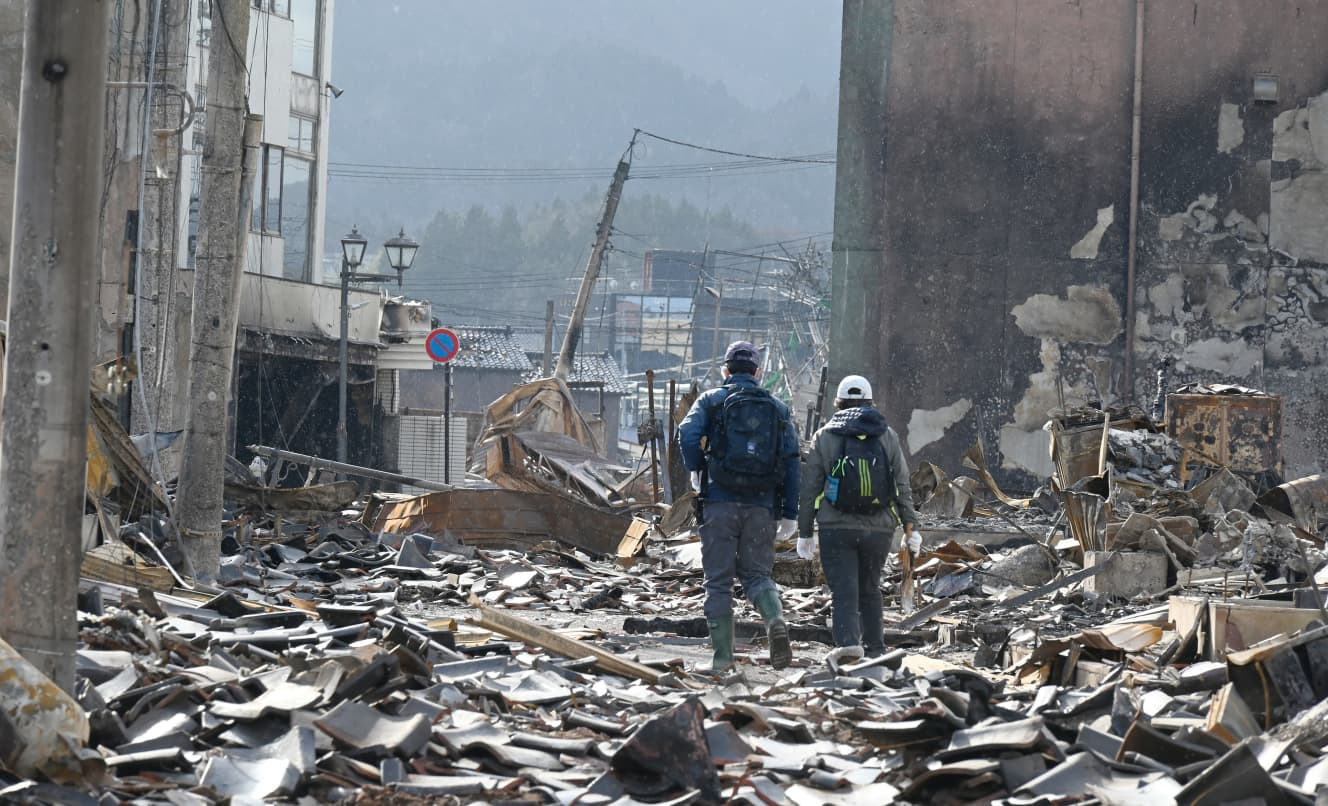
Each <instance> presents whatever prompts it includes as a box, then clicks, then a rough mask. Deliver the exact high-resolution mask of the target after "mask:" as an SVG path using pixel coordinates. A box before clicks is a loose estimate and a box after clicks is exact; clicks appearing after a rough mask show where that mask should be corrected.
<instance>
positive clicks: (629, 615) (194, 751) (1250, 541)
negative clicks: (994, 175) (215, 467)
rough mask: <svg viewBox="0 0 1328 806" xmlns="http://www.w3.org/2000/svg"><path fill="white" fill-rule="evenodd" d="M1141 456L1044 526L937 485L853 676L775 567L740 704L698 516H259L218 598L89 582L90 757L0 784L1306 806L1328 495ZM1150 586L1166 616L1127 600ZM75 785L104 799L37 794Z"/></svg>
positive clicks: (1325, 685)
mask: <svg viewBox="0 0 1328 806" xmlns="http://www.w3.org/2000/svg"><path fill="white" fill-rule="evenodd" d="M1099 419H1100V418H1099ZM1062 433H1066V432H1062ZM1130 447H1131V448H1133V447H1135V446H1133V445H1131V446H1130ZM1139 447H1140V450H1132V449H1127V450H1123V451H1119V452H1113V453H1112V454H1111V457H1110V459H1111V466H1110V468H1109V469H1108V470H1107V471H1105V472H1104V473H1102V474H1101V475H1099V476H1087V477H1084V478H1078V479H1075V478H1067V479H1059V480H1058V484H1057V485H1056V486H1054V487H1053V488H1052V489H1051V490H1050V491H1041V492H1039V493H1038V494H1036V495H1033V496H1030V497H1028V498H1020V499H1015V498H1009V497H1008V496H1005V495H1004V494H1003V493H1000V492H999V491H998V490H997V489H996V488H995V485H994V483H992V482H990V481H987V482H982V483H979V482H975V481H974V480H972V479H967V478H964V477H961V478H957V479H954V480H951V479H950V478H949V477H948V476H947V475H946V474H945V473H944V471H942V470H941V469H940V468H938V467H936V466H933V465H927V466H925V467H920V468H918V471H917V472H916V473H915V474H914V477H913V478H912V479H911V482H912V484H913V486H914V488H915V494H916V495H917V497H918V501H919V502H920V504H922V507H923V511H924V512H927V513H930V514H926V515H924V519H925V520H924V523H923V528H924V532H925V533H926V534H927V544H926V546H925V547H924V549H923V551H922V552H921V553H920V554H919V556H917V557H916V558H914V561H913V562H912V563H911V566H912V572H911V573H912V574H913V576H914V577H915V578H916V583H917V584H916V585H915V586H914V589H915V590H917V591H920V601H914V600H913V599H912V598H909V597H905V596H901V595H900V593H899V591H900V590H902V589H903V588H904V585H903V583H904V581H905V579H904V573H905V572H904V571H903V570H902V568H901V567H899V566H896V565H895V564H894V563H893V561H892V563H891V567H890V568H888V569H887V570H886V573H885V575H884V580H883V581H884V583H885V590H886V591H887V597H886V616H887V625H886V629H885V638H886V643H887V650H886V651H885V653H884V654H883V655H882V656H880V657H875V658H863V659H860V660H856V659H855V660H852V661H844V662H840V661H839V660H838V659H837V658H836V657H835V656H831V655H828V654H827V651H828V650H829V648H830V647H829V646H828V643H827V642H828V641H829V640H830V639H829V630H828V629H827V624H828V616H829V615H830V597H829V594H828V591H827V589H826V587H825V586H824V585H823V584H821V580H820V579H819V578H818V577H819V574H820V569H819V567H818V566H817V563H816V561H815V560H811V561H807V560H800V559H797V558H796V557H795V556H793V553H792V552H791V551H789V549H790V548H791V546H780V547H778V548H779V549H780V550H781V551H780V555H779V559H778V560H777V563H776V569H775V571H776V578H777V579H778V580H780V581H781V584H783V585H784V591H783V594H784V601H785V609H786V615H787V617H788V618H789V622H790V633H791V637H792V639H793V641H794V646H795V662H794V664H793V666H791V667H790V668H789V669H787V670H784V671H783V672H774V671H773V670H771V669H770V667H769V661H768V651H767V648H766V646H765V637H764V629H763V625H762V624H761V622H760V620H759V619H758V618H757V617H756V616H755V614H754V612H753V611H752V610H751V608H750V607H749V606H748V605H747V604H746V603H745V602H740V603H739V604H738V611H737V616H738V623H737V630H736V636H737V641H738V647H737V648H738V653H737V655H738V661H739V664H738V668H737V670H736V671H735V672H734V673H732V674H729V675H727V676H723V677H715V676H712V675H709V674H706V673H704V672H703V671H701V670H702V669H703V668H704V666H705V665H706V661H707V660H708V648H707V642H706V639H705V638H704V636H705V634H706V625H705V620H704V617H703V616H702V615H701V612H702V611H701V603H702V601H703V599H704V590H703V582H704V580H703V574H702V571H701V568H700V552H699V551H698V547H699V543H698V541H697V538H696V534H695V523H694V522H693V519H692V516H691V514H690V508H689V506H688V503H687V502H688V501H689V497H688V496H684V497H683V498H682V499H680V500H679V501H678V502H676V503H675V505H674V506H673V507H672V508H666V509H665V510H664V513H663V517H662V518H660V519H658V520H656V519H653V518H647V517H645V516H638V518H637V519H635V520H631V521H627V520H624V535H625V536H624V540H623V542H622V544H620V546H619V548H618V556H591V555H590V554H587V553H585V552H583V551H579V550H576V549H575V548H573V547H572V546H570V545H569V544H568V543H566V542H564V541H562V540H560V539H553V540H549V541H548V542H544V543H538V544H528V548H526V549H524V550H516V549H509V548H502V547H499V546H498V544H496V543H495V542H493V541H492V540H486V542H485V546H486V548H480V547H477V546H476V545H467V544H465V543H463V542H461V541H460V540H458V539H457V538H456V537H455V535H453V534H449V533H448V531H447V530H442V531H439V532H436V533H434V532H430V533H421V532H415V531H410V529H413V528H417V527H409V528H408V527H406V526H402V527H401V529H400V531H399V532H389V531H384V532H376V531H373V530H371V529H369V528H367V527H366V526H364V525H362V523H361V521H362V520H363V519H362V518H359V517H354V511H351V512H348V513H343V514H342V515H340V516H334V517H327V516H322V515H317V514H305V515H292V514H291V513H286V514H285V515H284V516H283V518H282V520H281V522H280V526H281V531H280V532H278V531H277V529H276V526H277V523H276V521H275V520H274V519H273V518H272V516H271V515H266V516H265V515H263V514H262V513H261V512H260V511H254V510H249V511H247V512H246V514H245V517H244V518H241V519H238V520H236V521H235V522H234V524H235V526H234V528H232V529H231V531H230V533H229V534H228V537H227V552H228V553H227V556H226V557H225V560H224V565H223V572H222V576H221V578H220V579H219V580H218V582H219V584H220V586H221V587H220V588H218V589H214V590H206V591H205V590H204V589H202V588H195V589H193V590H190V589H186V588H182V587H172V586H171V583H170V579H169V577H168V578H167V580H166V581H165V582H163V581H162V580H161V577H160V576H157V577H152V576H146V575H145V576H144V577H143V579H145V580H148V581H150V582H152V584H155V585H158V586H161V587H163V588H169V590H165V589H163V590H159V591H154V590H152V589H151V588H149V587H143V586H142V585H140V584H138V583H137V581H136V578H134V574H135V573H136V570H135V569H136V566H134V565H128V566H126V565H124V564H123V563H121V564H120V566H118V572H119V573H121V574H125V575H129V577H130V578H128V579H125V580H124V581H123V582H120V583H117V582H106V581H94V580H92V579H85V580H84V581H83V583H82V595H81V598H80V606H79V615H78V620H79V626H80V631H81V634H80V638H81V645H80V648H79V649H78V664H77V676H78V684H77V688H76V692H75V693H76V696H77V700H78V703H79V706H80V707H81V709H82V711H83V713H84V714H85V715H86V719H87V721H86V723H83V724H84V725H85V726H86V727H85V728H84V729H85V730H86V731H87V734H86V735H87V738H86V742H84V741H81V737H79V736H76V735H74V734H76V733H78V732H79V730H80V728H78V727H72V728H69V729H68V730H69V732H68V733H67V734H65V735H66V738H68V739H69V740H70V741H69V743H68V744H62V745H60V744H58V745H54V746H52V748H51V749H46V750H44V753H45V754H46V756H47V757H46V758H44V759H39V760H38V762H40V763H34V762H33V761H32V760H31V759H28V760H26V761H24V762H23V764H24V766H23V767H22V768H21V769H22V771H17V770H14V769H12V768H11V769H9V770H8V771H6V770H2V769H0V799H3V800H6V801H11V800H14V801H23V802H31V803H83V802H87V803H93V802H109V801H110V800H112V799H114V800H116V801H121V802H123V801H129V800H132V801H133V802H136V803H182V802H188V803H212V802H220V801H222V800H224V799H227V798H229V799H231V800H232V802H238V801H244V800H252V799H259V798H268V799H281V800H285V801H288V802H301V803H306V802H307V803H312V802H335V801H346V802H352V803H378V802H395V801H397V800H400V799H407V798H409V797H414V798H421V799H424V798H434V799H445V798H452V799H456V800H452V801H448V802H467V803H468V802H489V801H502V802H506V803H531V804H536V803H550V804H553V803H560V804H565V803H573V802H582V803H588V802H594V803H603V804H620V805H621V806H627V804H633V803H642V802H655V803H659V802H672V803H696V804H715V803H720V802H734V803H747V804H770V803H787V804H794V806H812V805H813V804H816V805H817V806H819V805H820V804H826V803H834V804H840V803H843V804H849V803H891V802H901V803H959V802H965V803H967V802H983V803H991V804H996V805H997V806H999V805H1001V804H1015V803H1069V802H1102V803H1153V802H1157V803H1172V802H1179V803H1199V804H1210V803H1211V804H1217V803H1221V802H1233V801H1238V802H1247V801H1248V802H1267V803H1272V802H1277V803H1313V802H1315V801H1314V799H1315V797H1316V796H1317V795H1318V793H1319V792H1321V791H1322V790H1323V789H1324V787H1325V786H1328V773H1326V772H1325V770H1328V754H1326V753H1325V750H1326V748H1328V728H1326V727H1325V726H1328V682H1326V681H1328V625H1325V623H1324V622H1325V621H1326V620H1328V617H1325V614H1324V610H1323V605H1324V599H1323V593H1322V588H1323V587H1324V586H1326V585H1328V563H1326V562H1325V553H1324V538H1325V537H1326V536H1328V510H1326V509H1325V507H1324V506H1323V501H1325V500H1328V477H1324V476H1311V477H1307V478H1304V479H1298V480H1295V481H1292V482H1287V483H1283V484H1279V485H1277V486H1275V487H1272V488H1270V489H1268V490H1266V491H1263V492H1262V493H1260V492H1259V491H1256V490H1254V489H1252V488H1251V487H1250V486H1249V483H1248V481H1247V480H1246V479H1244V478H1242V477H1240V476H1237V475H1235V474H1233V473H1230V472H1218V473H1215V474H1213V475H1210V476H1209V477H1208V478H1206V479H1203V480H1198V479H1191V480H1189V481H1188V482H1187V483H1186V485H1184V486H1183V487H1182V488H1177V487H1173V486H1171V485H1168V484H1167V483H1166V482H1167V481H1170V480H1175V479H1176V478H1177V477H1176V476H1174V475H1172V476H1168V475H1167V474H1168V472H1174V473H1179V470H1174V471H1166V470H1164V467H1165V465H1166V463H1161V464H1160V463H1159V462H1158V457H1157V456H1155V455H1154V453H1153V449H1152V447H1151V446H1139ZM969 461H970V467H971V469H973V470H975V471H976V472H977V474H978V475H979V476H980V477H982V478H984V479H990V478H991V477H990V475H989V474H987V472H986V467H985V459H984V458H983V456H982V453H981V451H977V450H974V451H971V452H970V454H969ZM1132 462H1138V463H1141V464H1142V465H1143V466H1145V467H1144V469H1146V470H1148V471H1149V473H1148V474H1143V475H1145V476H1146V477H1147V478H1148V479H1150V480H1139V479H1137V478H1133V477H1131V475H1130V470H1131V468H1132V465H1131V463H1132ZM1136 475H1139V474H1136ZM1194 482H1198V484H1197V485H1196V484H1195V483H1194ZM955 489H958V490H960V491H962V492H963V495H950V494H949V491H952V490H955ZM689 495H690V494H689ZM1093 496H1096V497H1097V498H1098V499H1100V500H1098V501H1097V502H1096V504H1095V503H1094V502H1093V501H1092V497H1093ZM1071 501H1073V502H1074V503H1073V504H1072V505H1071V504H1070V502H1071ZM929 504H930V507H928V505H929ZM401 505H403V506H409V505H411V504H410V501H409V500H407V501H403V502H401ZM473 517H475V518H477V519H482V517H483V513H476V514H475V515H474V516H473ZM629 527H630V528H629ZM938 534H948V535H949V537H946V538H940V537H938V536H937V535H938ZM554 537H555V538H557V535H554ZM121 538H122V539H123V540H124V545H125V546H130V547H133V548H134V549H137V550H138V551H139V552H140V555H141V558H142V560H143V561H144V562H149V561H151V562H156V561H159V560H161V559H163V558H169V557H173V556H176V555H175V552H176V550H177V549H176V547H175V546H174V545H173V544H172V542H171V539H170V537H169V531H167V530H163V529H160V528H157V527H156V525H155V524H154V523H153V522H152V521H151V519H150V518H145V519H144V520H143V521H140V522H131V523H130V524H128V525H127V526H126V527H125V528H124V529H123V530H122V533H121ZM103 548H106V547H103ZM121 548H123V546H121ZM94 551H101V549H96V550H94ZM1141 558H1143V560H1146V562H1143V563H1142V565H1141V567H1143V566H1147V567H1148V568H1149V569H1152V570H1151V571H1150V573H1153V572H1156V573H1157V575H1158V576H1157V578H1156V579H1155V580H1154V581H1153V582H1151V583H1149V584H1147V585H1143V586H1139V585H1137V584H1136V583H1137V582H1138V579H1137V578H1135V577H1137V576H1138V575H1134V574H1116V573H1115V571H1113V569H1115V568H1116V565H1117V563H1118V562H1122V561H1124V562H1127V563H1128V562H1134V561H1139V560H1140V559H1141ZM1131 567H1132V566H1131ZM1113 574H1114V576H1113ZM1113 580H1114V581H1113ZM1118 585H1119V586H1118ZM1126 585H1131V586H1133V587H1131V588H1128V589H1127V588H1126V587H1124V586H1126ZM6 649H7V645H3V644H0V652H3V650H6ZM3 657H4V658H5V660H6V662H7V663H8V664H9V666H11V667H14V668H18V669H19V671H20V677H22V676H23V671H24V670H23V669H22V661H18V660H14V659H13V656H12V655H3ZM23 679H25V680H28V681H31V678H30V677H23ZM47 682H49V681H47ZM40 688H41V686H35V687H31V689H24V688H19V689H17V690H15V689H8V688H7V689H5V691H4V693H5V695H6V696H5V697H4V698H3V699H0V710H3V712H4V715H5V717H6V719H7V721H6V724H7V725H12V726H13V729H14V731H16V732H14V733H11V732H9V731H8V730H7V732H6V733H5V735H4V736H3V737H0V764H5V765H8V764H13V765H15V766H18V762H16V761H14V759H16V758H18V757H19V755H20V753H18V752H15V751H16V750H20V751H21V750H23V749H25V748H26V747H31V746H32V745H30V744H28V745H25V744H24V742H25V736H24V734H23V733H22V731H24V730H27V729H29V725H30V724H31V723H30V722H28V721H25V720H24V719H20V718H19V716H20V714H21V713H28V711H25V709H27V708H28V706H30V705H34V704H36V703H35V702H34V701H30V700H35V699H37V698H43V701H44V698H45V697H46V694H39V693H36V691H37V689H40ZM25 692H28V693H25ZM61 754H63V756H61ZM69 765H83V767H84V770H85V773H84V774H83V775H81V776H69V775H67V774H61V775H59V776H57V777H50V776H45V774H44V773H42V772H40V770H44V769H45V770H52V771H56V770H62V769H66V770H67V769H68V766H69Z"/></svg>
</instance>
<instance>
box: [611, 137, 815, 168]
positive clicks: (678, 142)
mask: <svg viewBox="0 0 1328 806" xmlns="http://www.w3.org/2000/svg"><path fill="white" fill-rule="evenodd" d="M636 131H637V132H638V133H640V134H643V135H645V136H646V137H649V138H651V139H654V140H659V141H660V142H664V143H672V144H673V145H675V146H682V147H684V148H692V149H696V150H697V151H709V152H710V153H712V154H726V155H728V156H730V157H745V158H746V159H751V160H766V161H768V162H814V163H818V164H822V165H834V164H835V161H834V160H833V159H830V158H818V157H809V156H806V155H797V156H790V157H772V156H767V155H764V154H745V153H743V152H741V151H726V150H725V149H722V148H712V147H710V146H702V145H697V144H696V143H688V142H685V141H683V140H675V139H673V138H672V137H665V136H663V135H662V134H655V133H654V132H648V131H646V130H645V129H637V130H636Z"/></svg>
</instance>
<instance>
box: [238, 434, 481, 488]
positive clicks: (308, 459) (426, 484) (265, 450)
mask: <svg viewBox="0 0 1328 806" xmlns="http://www.w3.org/2000/svg"><path fill="white" fill-rule="evenodd" d="M249 452H250V453H252V454H254V455H255V456H262V457H265V458H270V459H278V460H284V461H287V462H293V463H295V464H298V465H304V466H305V467H309V468H313V469H314V470H331V471H333V472H334V473H340V474H341V475H343V476H354V477H356V478H361V479H379V480H380V481H390V482H392V483H394V484H403V485H406V486H408V487H419V488H420V489H421V490H432V491H434V492H447V491H449V490H454V489H456V486H455V485H452V484H442V483H440V482H437V481H429V480H427V479H417V478H413V477H411V476H403V475H401V474H400V473H389V472H387V471H386V470H375V469H373V468H371V467H360V466H359V465H351V464H346V463H345V462H334V461H332V460H331V459H324V458H322V457H320V456H310V455H308V454H304V453H293V452H291V451H283V450H281V449H279V448H273V447H269V446H267V445H250V446H249Z"/></svg>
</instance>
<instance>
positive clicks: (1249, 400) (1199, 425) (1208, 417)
mask: <svg viewBox="0 0 1328 806" xmlns="http://www.w3.org/2000/svg"><path fill="white" fill-rule="evenodd" d="M1167 433H1169V434H1170V435H1171V438H1172V439H1174V440H1176V441H1177V442H1179V443H1180V446H1181V448H1182V449H1183V450H1184V454H1183V458H1182V460H1181V465H1182V468H1184V470H1183V471H1182V474H1183V475H1187V472H1186V471H1188V468H1189V467H1192V466H1194V465H1196V464H1202V465H1212V466H1216V467H1228V468H1230V469H1231V470H1233V471H1240V472H1246V473H1258V472H1260V471H1264V470H1275V471H1277V472H1278V473H1279V474H1280V473H1281V472H1282V398H1280V397H1278V396H1277V395H1245V394H1235V395H1214V394H1208V395H1205V394H1170V395H1167Z"/></svg>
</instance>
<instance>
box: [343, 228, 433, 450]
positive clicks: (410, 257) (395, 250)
mask: <svg viewBox="0 0 1328 806" xmlns="http://www.w3.org/2000/svg"><path fill="white" fill-rule="evenodd" d="M368 245H369V242H368V241H367V240H365V238H364V236H363V235H361V234H360V231H359V229H358V228H357V227H351V230H350V232H349V233H347V234H346V236H345V237H343V238H342V239H341V345H340V350H339V358H340V362H341V365H340V368H339V372H338V375H337V461H338V462H341V463H342V464H345V463H346V461H347V450H346V387H347V384H348V376H349V369H350V368H349V356H348V353H349V348H350V345H349V342H350V284H351V283H383V282H391V281H392V280H396V281H397V287H398V288H400V287H401V273H402V272H404V271H405V270H406V269H409V268H410V265H411V263H413V262H414V261H415V253H416V252H417V251H419V248H420V245H419V244H418V243H417V242H416V241H414V240H413V239H411V238H408V237H407V236H406V231H405V230H404V229H402V230H401V231H400V234H398V235H396V236H395V237H393V238H389V239H387V241H386V242H384V243H383V249H384V251H386V252H387V262H388V265H390V266H391V267H392V269H393V271H395V272H396V275H395V276H394V275H390V274H360V273H359V271H358V269H359V268H360V265H361V264H362V263H363V262H364V248H365V247H366V246H368Z"/></svg>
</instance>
